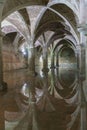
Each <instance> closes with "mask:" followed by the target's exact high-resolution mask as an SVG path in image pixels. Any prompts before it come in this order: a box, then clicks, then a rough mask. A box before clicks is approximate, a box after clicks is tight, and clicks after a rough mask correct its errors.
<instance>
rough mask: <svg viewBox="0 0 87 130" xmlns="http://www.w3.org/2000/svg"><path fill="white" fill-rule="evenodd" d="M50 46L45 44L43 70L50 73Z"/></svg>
mask: <svg viewBox="0 0 87 130" xmlns="http://www.w3.org/2000/svg"><path fill="white" fill-rule="evenodd" d="M48 70H49V69H48V48H47V45H44V46H43V69H42V71H44V72H47V73H48Z"/></svg>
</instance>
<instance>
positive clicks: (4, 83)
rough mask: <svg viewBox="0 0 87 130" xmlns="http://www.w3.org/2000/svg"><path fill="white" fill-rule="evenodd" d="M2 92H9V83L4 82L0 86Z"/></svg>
mask: <svg viewBox="0 0 87 130" xmlns="http://www.w3.org/2000/svg"><path fill="white" fill-rule="evenodd" d="M0 91H7V83H6V82H2V84H0Z"/></svg>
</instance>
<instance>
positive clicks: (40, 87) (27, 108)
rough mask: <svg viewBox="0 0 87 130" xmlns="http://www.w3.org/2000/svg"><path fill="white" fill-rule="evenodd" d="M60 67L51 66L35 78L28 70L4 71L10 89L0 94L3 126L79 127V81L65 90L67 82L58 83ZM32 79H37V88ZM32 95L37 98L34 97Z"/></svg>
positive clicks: (17, 129)
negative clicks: (32, 84)
mask: <svg viewBox="0 0 87 130" xmlns="http://www.w3.org/2000/svg"><path fill="white" fill-rule="evenodd" d="M58 71H59V69H51V70H50V71H49V72H48V73H44V72H42V74H43V76H40V74H38V75H37V76H35V77H34V78H33V77H32V76H29V73H27V71H26V70H22V71H19V72H12V73H5V75H4V79H5V81H6V82H7V83H8V84H9V89H8V92H7V93H5V94H2V95H1V98H0V100H1V105H0V106H1V114H0V118H2V120H0V121H1V122H0V129H1V130H79V129H80V128H79V127H80V105H79V98H78V94H79V93H78V87H77V86H78V85H77V84H76V83H75V84H73V86H72V87H70V88H69V87H66V89H67V90H66V89H65V90H64V87H65V86H59V81H58V79H59V78H58ZM7 76H8V78H7ZM31 80H33V82H35V81H36V82H35V90H33V89H31V87H30V86H31V83H32V82H31ZM32 91H33V92H34V91H35V92H34V93H33V92H32ZM62 91H63V93H62ZM67 91H68V92H67ZM61 93H62V94H61ZM65 93H66V94H65ZM32 96H33V97H34V98H35V99H36V101H35V100H31V99H32ZM3 104H4V105H3ZM50 110H51V111H50Z"/></svg>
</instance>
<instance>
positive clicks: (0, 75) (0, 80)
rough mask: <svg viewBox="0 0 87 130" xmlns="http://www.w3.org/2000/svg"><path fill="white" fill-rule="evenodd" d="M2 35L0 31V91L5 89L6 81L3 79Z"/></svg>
mask: <svg viewBox="0 0 87 130" xmlns="http://www.w3.org/2000/svg"><path fill="white" fill-rule="evenodd" d="M2 37H3V35H2V33H1V32H0V91H3V90H7V83H5V82H4V81H3V61H2Z"/></svg>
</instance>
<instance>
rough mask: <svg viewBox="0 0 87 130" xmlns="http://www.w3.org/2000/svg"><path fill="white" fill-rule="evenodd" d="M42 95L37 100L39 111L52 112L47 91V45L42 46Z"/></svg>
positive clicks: (52, 108)
mask: <svg viewBox="0 0 87 130" xmlns="http://www.w3.org/2000/svg"><path fill="white" fill-rule="evenodd" d="M42 71H43V95H42V97H41V99H40V100H39V102H38V106H39V109H40V110H41V111H46V112H52V111H54V110H55V108H54V107H53V105H52V103H51V96H50V94H49V92H48V88H49V84H48V71H49V69H48V48H47V45H44V46H43V69H42Z"/></svg>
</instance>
